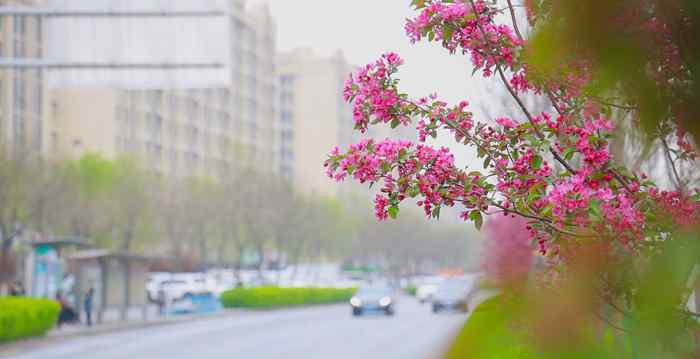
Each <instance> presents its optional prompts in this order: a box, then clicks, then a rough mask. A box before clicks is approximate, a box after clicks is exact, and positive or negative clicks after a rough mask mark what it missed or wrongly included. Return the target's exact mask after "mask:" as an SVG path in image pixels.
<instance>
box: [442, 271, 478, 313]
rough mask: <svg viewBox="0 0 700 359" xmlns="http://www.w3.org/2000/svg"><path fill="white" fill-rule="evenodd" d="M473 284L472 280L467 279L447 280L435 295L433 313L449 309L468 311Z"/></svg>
mask: <svg viewBox="0 0 700 359" xmlns="http://www.w3.org/2000/svg"><path fill="white" fill-rule="evenodd" d="M472 282H473V281H472V280H470V279H466V278H450V279H447V280H445V281H444V282H443V283H442V284H441V285H440V287H438V289H437V291H436V292H435V294H434V295H433V313H439V312H440V311H443V310H449V309H453V310H454V309H456V310H461V311H465V312H466V311H468V310H469V301H468V296H469V292H470V290H471V286H472Z"/></svg>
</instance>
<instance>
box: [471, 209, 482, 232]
mask: <svg viewBox="0 0 700 359" xmlns="http://www.w3.org/2000/svg"><path fill="white" fill-rule="evenodd" d="M469 219H471V220H472V221H474V225H475V226H476V229H478V230H481V226H482V225H483V224H484V217H483V216H482V215H481V212H479V211H478V210H476V209H475V210H473V211H471V212H469Z"/></svg>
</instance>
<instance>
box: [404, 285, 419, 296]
mask: <svg viewBox="0 0 700 359" xmlns="http://www.w3.org/2000/svg"><path fill="white" fill-rule="evenodd" d="M416 291H418V288H417V287H416V285H415V284H409V285H408V286H407V287H406V294H408V295H410V296H412V297H415V296H416Z"/></svg>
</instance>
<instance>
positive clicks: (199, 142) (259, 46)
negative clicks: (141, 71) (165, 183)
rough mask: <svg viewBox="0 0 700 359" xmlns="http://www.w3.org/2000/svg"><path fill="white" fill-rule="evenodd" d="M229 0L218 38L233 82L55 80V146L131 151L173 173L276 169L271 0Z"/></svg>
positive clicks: (69, 150) (71, 150)
mask: <svg viewBox="0 0 700 359" xmlns="http://www.w3.org/2000/svg"><path fill="white" fill-rule="evenodd" d="M229 5H230V7H229V8H228V12H227V17H226V18H227V21H228V25H227V27H228V29H229V36H227V37H223V38H221V39H218V38H214V39H211V41H212V42H216V41H220V42H221V44H220V46H222V47H227V48H228V49H229V51H230V54H229V55H230V56H228V58H229V61H230V62H229V63H227V64H226V68H227V69H228V73H229V76H228V77H229V78H228V79H226V81H225V82H226V85H224V86H210V87H206V88H202V87H192V88H187V86H186V85H187V84H186V83H185V84H184V86H183V84H181V83H180V84H178V86H177V87H175V88H173V87H168V86H163V85H161V86H158V85H156V86H147V87H143V88H130V87H128V86H124V87H115V86H101V87H94V86H92V87H80V86H76V87H66V88H53V89H52V91H51V93H52V99H53V101H52V104H53V106H52V112H53V120H54V123H55V128H54V130H53V131H52V133H51V138H52V143H53V144H52V145H53V146H55V147H54V148H55V151H54V152H55V153H59V154H62V155H67V156H72V157H76V156H79V155H81V154H82V153H84V152H100V153H103V154H104V155H105V156H108V157H115V156H119V155H122V154H128V155H131V156H134V157H137V158H140V159H141V160H142V162H143V163H144V164H146V165H147V166H148V167H150V168H151V169H152V170H153V171H154V172H156V173H159V174H162V175H164V176H174V177H189V176H207V177H211V178H224V177H225V176H228V175H229V174H230V173H231V171H232V170H234V169H235V168H236V166H248V165H251V166H253V167H254V168H256V169H258V170H260V171H265V172H269V171H276V170H277V168H276V166H275V165H274V164H275V163H276V153H277V152H276V151H275V148H276V146H277V145H276V143H277V137H278V136H277V135H276V131H277V127H276V121H275V120H276V107H275V103H276V102H275V101H274V93H275V81H276V77H275V75H274V73H275V62H274V61H275V56H274V54H275V42H274V34H275V24H274V22H273V21H272V19H271V17H270V14H269V10H268V9H267V8H266V7H257V8H253V9H246V8H245V4H244V3H243V1H241V0H231V1H230V3H229ZM227 42H228V43H227ZM107 85H109V84H107Z"/></svg>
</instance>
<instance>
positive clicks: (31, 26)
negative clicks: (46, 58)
mask: <svg viewBox="0 0 700 359" xmlns="http://www.w3.org/2000/svg"><path fill="white" fill-rule="evenodd" d="M42 4H43V1H39V0H14V1H9V0H4V1H0V7H2V6H24V7H36V6H41V5H42ZM43 53H44V29H43V22H42V19H41V18H39V17H27V16H17V15H5V16H0V60H2V61H3V62H13V61H31V60H36V59H40V58H42V57H43ZM46 83H47V79H46V72H45V70H44V69H42V68H19V67H9V66H8V67H0V138H1V140H2V142H3V143H4V144H7V145H10V146H11V147H19V148H23V149H28V150H32V151H36V152H39V153H44V152H45V151H46V149H47V148H46V141H47V135H48V133H49V126H50V122H49V118H48V115H49V112H50V111H48V110H47V108H48V98H47V86H46Z"/></svg>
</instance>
